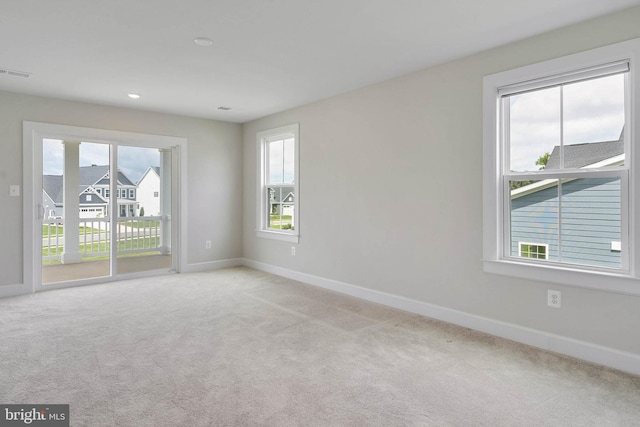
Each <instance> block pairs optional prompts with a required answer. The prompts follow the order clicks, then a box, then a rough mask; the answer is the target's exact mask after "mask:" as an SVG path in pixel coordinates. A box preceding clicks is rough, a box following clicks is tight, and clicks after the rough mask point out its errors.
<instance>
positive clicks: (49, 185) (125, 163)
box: [34, 138, 177, 287]
mask: <svg viewBox="0 0 640 427" xmlns="http://www.w3.org/2000/svg"><path fill="white" fill-rule="evenodd" d="M41 148H42V150H41V154H42V157H41V159H42V168H41V170H40V171H39V176H38V177H36V180H37V181H38V182H40V183H41V190H42V195H41V198H40V199H41V203H38V204H39V209H38V211H39V212H38V221H36V224H35V227H34V235H35V236H36V237H37V242H38V243H40V248H38V249H39V250H40V252H41V254H42V255H41V258H40V261H41V262H40V268H41V274H40V278H41V285H42V286H43V287H47V286H52V285H56V286H57V285H62V286H64V285H65V284H74V283H75V284H78V283H85V282H94V281H95V282H99V281H101V279H102V281H107V280H111V279H112V278H113V277H115V276H117V275H129V274H145V273H149V272H161V271H167V272H168V271H171V270H173V269H175V259H174V250H173V248H172V235H173V234H174V233H173V227H172V223H171V220H172V212H173V200H174V199H175V197H174V196H173V194H172V191H173V190H174V189H175V188H177V187H176V185H175V180H174V178H175V175H174V173H172V169H173V165H174V163H173V160H174V159H173V157H174V154H173V151H174V150H175V149H171V148H158V147H154V148H152V147H140V146H136V145H126V144H124V143H118V142H90V141H86V140H84V139H82V140H80V141H78V140H70V139H66V138H65V139H54V138H43V139H42V145H41ZM36 187H37V186H36ZM34 188H35V187H34ZM36 197H37V196H36ZM37 198H38V197H37ZM38 236H39V237H38Z"/></svg>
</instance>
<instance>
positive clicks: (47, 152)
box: [42, 139, 160, 182]
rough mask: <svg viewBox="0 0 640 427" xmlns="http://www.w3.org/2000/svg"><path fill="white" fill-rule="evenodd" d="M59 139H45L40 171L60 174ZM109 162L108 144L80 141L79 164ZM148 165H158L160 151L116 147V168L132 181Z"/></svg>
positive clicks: (61, 169)
mask: <svg viewBox="0 0 640 427" xmlns="http://www.w3.org/2000/svg"><path fill="white" fill-rule="evenodd" d="M63 147H64V146H63V144H62V142H61V141H59V140H52V139H45V140H44V144H43V148H42V162H43V163H42V173H43V174H44V175H62V173H63V168H64V149H63ZM94 164H95V165H108V164H109V145H107V144H98V143H91V142H82V143H80V166H91V165H94ZM149 166H160V152H159V151H158V150H157V149H154V148H141V147H128V146H119V147H118V168H119V169H120V170H121V171H123V172H124V173H125V175H127V176H128V177H129V179H130V180H131V181H133V182H137V181H138V179H140V178H141V177H142V174H144V172H145V171H146V170H147V168H148V167H149Z"/></svg>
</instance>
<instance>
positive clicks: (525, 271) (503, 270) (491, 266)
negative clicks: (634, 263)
mask: <svg viewBox="0 0 640 427" xmlns="http://www.w3.org/2000/svg"><path fill="white" fill-rule="evenodd" d="M483 265H484V272H485V273H491V274H499V275H503V276H511V277H517V278H520V279H528V280H534V281H538V282H549V283H558V284H560V285H567V286H575V287H579V288H586V289H594V290H598V291H603V292H612V293H619V294H625V295H637V296H640V280H638V278H636V277H634V276H632V275H630V274H625V273H617V272H613V271H612V272H607V271H591V270H581V269H580V268H572V267H558V266H555V265H554V266H548V265H541V264H528V263H523V262H517V261H510V260H485V261H484V262H483Z"/></svg>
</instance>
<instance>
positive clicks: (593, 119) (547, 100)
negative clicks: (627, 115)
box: [510, 74, 624, 172]
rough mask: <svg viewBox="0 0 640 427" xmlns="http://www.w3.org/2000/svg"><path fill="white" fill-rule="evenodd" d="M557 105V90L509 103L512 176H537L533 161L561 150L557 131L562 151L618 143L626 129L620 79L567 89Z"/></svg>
mask: <svg viewBox="0 0 640 427" xmlns="http://www.w3.org/2000/svg"><path fill="white" fill-rule="evenodd" d="M560 99H561V89H560V87H552V88H549V89H543V90H538V91H534V92H528V93H524V94H519V95H512V96H511V97H510V115H511V121H510V132H511V135H510V136H511V139H510V143H511V164H510V169H511V170H512V171H519V172H524V171H536V170H539V168H540V167H539V166H536V164H535V162H536V160H537V159H538V158H539V157H540V156H541V155H543V154H545V153H551V152H552V151H553V147H554V146H557V145H560V136H561V128H562V131H563V133H564V141H563V143H564V144H565V145H569V144H578V143H587V142H601V141H616V140H618V138H619V137H620V132H621V131H622V127H623V126H624V75H622V74H618V75H614V76H609V77H604V78H599V79H594V80H587V81H583V82H578V83H573V84H569V85H565V86H563V88H562V108H561V102H560ZM561 110H562V111H561ZM561 112H562V115H561ZM561 116H562V119H561ZM561 120H562V125H563V126H561Z"/></svg>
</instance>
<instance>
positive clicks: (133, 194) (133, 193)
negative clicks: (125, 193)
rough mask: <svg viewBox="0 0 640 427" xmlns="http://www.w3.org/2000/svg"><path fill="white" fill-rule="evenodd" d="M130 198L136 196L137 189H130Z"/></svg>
mask: <svg viewBox="0 0 640 427" xmlns="http://www.w3.org/2000/svg"><path fill="white" fill-rule="evenodd" d="M129 198H130V199H132V200H133V199H135V198H136V190H134V189H133V188H130V189H129Z"/></svg>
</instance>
